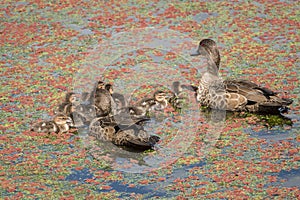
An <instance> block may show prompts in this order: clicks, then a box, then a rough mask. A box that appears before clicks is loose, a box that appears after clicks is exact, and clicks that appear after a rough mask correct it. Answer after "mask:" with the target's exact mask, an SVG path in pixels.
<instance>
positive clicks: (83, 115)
mask: <svg viewBox="0 0 300 200" xmlns="http://www.w3.org/2000/svg"><path fill="white" fill-rule="evenodd" d="M96 109H97V108H96V107H95V106H94V105H90V104H80V105H78V106H76V108H75V111H74V112H73V113H72V114H71V117H72V119H73V121H74V124H77V126H79V125H81V126H84V125H87V124H89V123H90V122H91V121H92V120H93V119H94V118H95V117H96Z"/></svg>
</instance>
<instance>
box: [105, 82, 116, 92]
mask: <svg viewBox="0 0 300 200" xmlns="http://www.w3.org/2000/svg"><path fill="white" fill-rule="evenodd" d="M105 89H106V90H107V91H108V92H109V93H110V94H113V93H114V88H113V85H112V84H109V83H108V84H106V85H105Z"/></svg>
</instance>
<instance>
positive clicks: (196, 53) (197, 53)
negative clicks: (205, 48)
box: [190, 51, 201, 56]
mask: <svg viewBox="0 0 300 200" xmlns="http://www.w3.org/2000/svg"><path fill="white" fill-rule="evenodd" d="M200 55H201V53H200V52H198V51H197V52H195V53H192V54H190V56H200Z"/></svg>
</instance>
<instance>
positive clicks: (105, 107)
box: [91, 81, 112, 116]
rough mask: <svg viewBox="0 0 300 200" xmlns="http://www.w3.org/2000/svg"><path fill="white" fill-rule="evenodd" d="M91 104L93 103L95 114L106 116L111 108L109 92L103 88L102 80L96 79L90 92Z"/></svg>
mask: <svg viewBox="0 0 300 200" xmlns="http://www.w3.org/2000/svg"><path fill="white" fill-rule="evenodd" d="M92 93H93V95H92V100H91V102H92V104H93V105H95V108H96V115H97V116H107V115H109V114H110V113H111V110H112V100H111V95H110V93H109V92H108V91H107V90H106V89H105V84H104V82H103V81H98V82H97V84H96V86H95V88H94V91H93V92H92Z"/></svg>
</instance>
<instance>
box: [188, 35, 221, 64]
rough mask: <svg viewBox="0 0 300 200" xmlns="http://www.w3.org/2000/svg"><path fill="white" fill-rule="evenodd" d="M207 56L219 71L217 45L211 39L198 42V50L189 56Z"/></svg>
mask: <svg viewBox="0 0 300 200" xmlns="http://www.w3.org/2000/svg"><path fill="white" fill-rule="evenodd" d="M198 55H202V56H207V55H208V56H209V57H210V58H211V59H212V60H213V62H214V63H215V64H216V66H217V68H218V69H219V66H220V62H221V57H220V52H219V50H218V47H217V44H216V42H215V41H214V40H212V39H203V40H201V41H200V43H199V46H198V49H197V51H196V53H193V54H191V56H198Z"/></svg>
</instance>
